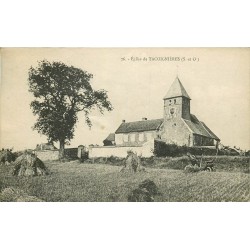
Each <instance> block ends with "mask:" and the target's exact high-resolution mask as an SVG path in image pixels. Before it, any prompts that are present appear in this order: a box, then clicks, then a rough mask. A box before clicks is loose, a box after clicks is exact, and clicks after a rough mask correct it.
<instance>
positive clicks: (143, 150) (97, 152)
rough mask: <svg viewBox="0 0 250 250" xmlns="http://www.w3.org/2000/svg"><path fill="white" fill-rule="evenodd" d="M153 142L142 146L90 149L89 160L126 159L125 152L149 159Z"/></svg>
mask: <svg viewBox="0 0 250 250" xmlns="http://www.w3.org/2000/svg"><path fill="white" fill-rule="evenodd" d="M153 149H154V140H151V141H150V142H147V143H144V144H143V145H142V146H134V147H131V146H103V147H100V146H99V147H90V148H89V158H95V157H110V156H116V157H126V156H127V151H129V150H131V151H133V152H134V153H137V155H138V156H142V157H150V156H152V155H153Z"/></svg>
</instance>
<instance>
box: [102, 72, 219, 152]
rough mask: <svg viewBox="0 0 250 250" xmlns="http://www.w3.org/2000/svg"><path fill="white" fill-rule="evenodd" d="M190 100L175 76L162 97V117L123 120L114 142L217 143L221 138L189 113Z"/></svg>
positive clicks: (125, 143)
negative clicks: (155, 140) (130, 120)
mask: <svg viewBox="0 0 250 250" xmlns="http://www.w3.org/2000/svg"><path fill="white" fill-rule="evenodd" d="M190 101H191V98H190V97H189V95H188V93H187V92H186V90H185V88H184V87H183V85H182V83H181V81H180V79H179V78H178V77H176V79H175V80H174V82H173V84H172V85H171V87H170V89H169V91H168V92H167V94H166V95H165V96H164V98H163V103H164V105H163V110H164V112H163V118H160V119H154V120H148V119H147V118H142V120H141V121H135V122H126V121H125V120H123V121H122V123H121V125H120V126H119V127H118V129H117V130H116V131H115V133H114V139H113V142H112V145H115V146H141V145H143V144H144V143H146V142H148V141H151V140H154V139H158V140H162V141H164V142H166V143H169V144H177V145H180V146H182V145H186V146H189V147H194V146H207V147H208V146H209V147H217V145H218V142H219V141H220V139H219V138H218V137H217V136H216V135H215V134H214V133H213V132H212V131H211V130H210V129H209V128H208V127H207V126H206V124H205V123H204V122H201V121H199V120H198V118H197V117H196V116H195V115H193V114H191V113H190ZM112 138H113V136H112ZM107 139H108V137H107V138H106V142H105V144H106V145H108V144H107ZM108 143H109V142H108ZM110 145H111V144H110Z"/></svg>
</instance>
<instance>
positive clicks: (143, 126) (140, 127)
mask: <svg viewBox="0 0 250 250" xmlns="http://www.w3.org/2000/svg"><path fill="white" fill-rule="evenodd" d="M162 123H163V119H154V120H146V121H136V122H123V123H122V124H121V125H120V126H119V128H118V129H117V130H116V131H115V133H116V134H120V133H129V132H142V131H151V130H157V129H158V128H159V127H160V126H161V124H162Z"/></svg>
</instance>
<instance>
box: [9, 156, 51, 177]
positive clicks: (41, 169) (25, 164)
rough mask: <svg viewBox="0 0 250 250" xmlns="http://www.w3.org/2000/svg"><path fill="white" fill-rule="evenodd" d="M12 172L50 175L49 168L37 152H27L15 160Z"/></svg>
mask: <svg viewBox="0 0 250 250" xmlns="http://www.w3.org/2000/svg"><path fill="white" fill-rule="evenodd" d="M12 174H13V175H15V176H41V175H48V174H49V170H48V168H47V167H46V166H45V164H44V163H43V162H42V161H41V160H40V159H39V158H38V157H37V156H36V155H35V154H33V153H30V152H25V153H24V154H22V155H21V156H19V157H18V158H17V159H16V161H15V162H14V168H13V171H12Z"/></svg>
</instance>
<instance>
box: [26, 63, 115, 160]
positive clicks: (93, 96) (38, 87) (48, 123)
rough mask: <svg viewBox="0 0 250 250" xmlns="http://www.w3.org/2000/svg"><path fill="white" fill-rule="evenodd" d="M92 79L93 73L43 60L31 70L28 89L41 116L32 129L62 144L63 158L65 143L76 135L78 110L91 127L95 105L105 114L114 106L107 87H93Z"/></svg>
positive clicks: (35, 108) (34, 106) (33, 107)
mask: <svg viewBox="0 0 250 250" xmlns="http://www.w3.org/2000/svg"><path fill="white" fill-rule="evenodd" d="M92 78H93V75H92V74H89V73H88V72H86V71H83V70H82V69H79V68H75V67H73V66H68V65H66V64H64V63H62V62H48V61H47V60H43V61H40V62H38V67H36V68H33V67H31V68H30V69H29V78H28V80H29V91H30V92H31V93H32V94H33V95H34V97H35V100H33V101H32V102H31V104H30V106H31V108H32V111H33V114H34V115H37V116H38V118H37V121H36V123H35V125H34V127H33V129H35V130H38V132H39V133H41V134H43V135H46V136H47V138H48V141H49V142H59V143H60V157H61V158H62V157H64V146H65V143H67V142H69V141H70V140H71V139H73V137H74V130H75V124H76V122H77V120H78V116H77V115H78V113H79V112H83V114H84V116H85V121H86V124H87V125H88V126H89V127H91V126H92V124H91V120H90V118H89V114H90V112H91V110H92V109H93V108H97V109H98V110H99V111H100V112H101V113H102V114H103V112H104V111H105V110H107V111H111V110H112V109H113V108H112V105H111V103H110V101H109V100H108V96H107V92H106V91H105V90H97V91H95V90H93V88H92V87H91V85H90V81H91V79H92Z"/></svg>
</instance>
